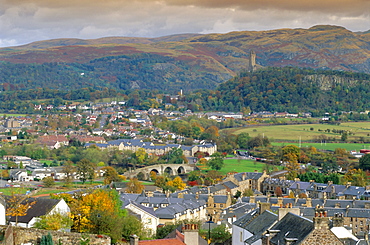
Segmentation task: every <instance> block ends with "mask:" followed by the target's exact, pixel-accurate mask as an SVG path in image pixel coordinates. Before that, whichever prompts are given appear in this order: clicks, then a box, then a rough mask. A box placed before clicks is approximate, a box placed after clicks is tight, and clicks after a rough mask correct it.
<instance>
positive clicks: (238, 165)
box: [220, 159, 266, 174]
mask: <svg viewBox="0 0 370 245" xmlns="http://www.w3.org/2000/svg"><path fill="white" fill-rule="evenodd" d="M224 163H225V165H224V167H223V168H222V169H221V170H220V172H221V173H223V174H227V173H229V172H254V171H255V170H257V171H258V172H262V171H263V168H264V167H265V165H266V164H265V163H262V162H256V161H254V160H246V159H240V160H239V159H224Z"/></svg>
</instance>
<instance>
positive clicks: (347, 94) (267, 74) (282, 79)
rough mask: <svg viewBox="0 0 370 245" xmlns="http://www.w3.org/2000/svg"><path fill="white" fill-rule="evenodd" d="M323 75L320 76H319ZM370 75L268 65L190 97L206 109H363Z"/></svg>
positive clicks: (368, 102)
mask: <svg viewBox="0 0 370 245" xmlns="http://www.w3.org/2000/svg"><path fill="white" fill-rule="evenodd" d="M318 76H320V77H319V78H317V77H318ZM369 81H370V75H368V74H363V73H352V72H341V71H327V70H313V69H301V68H293V67H285V68H274V67H270V68H266V69H262V70H258V71H256V72H242V73H240V75H239V76H237V77H234V78H232V79H230V80H229V81H227V82H225V83H222V84H220V86H219V87H218V88H217V89H216V90H213V91H204V90H203V91H198V92H197V93H193V94H192V95H191V96H188V101H189V103H192V102H194V101H197V102H201V104H200V106H201V108H202V109H203V110H221V111H243V108H248V109H250V110H251V111H271V112H283V111H288V112H290V113H298V112H302V111H306V112H312V113H314V115H315V114H317V115H322V112H340V111H364V110H367V109H368V108H370V100H369V99H368V96H369V95H370V86H369Z"/></svg>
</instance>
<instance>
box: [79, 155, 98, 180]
mask: <svg viewBox="0 0 370 245" xmlns="http://www.w3.org/2000/svg"><path fill="white" fill-rule="evenodd" d="M95 167H96V165H95V164H94V163H93V162H90V161H89V160H87V159H82V160H81V161H79V162H77V165H76V168H77V173H78V174H79V176H80V180H81V181H82V183H85V182H86V180H93V179H94V177H95Z"/></svg>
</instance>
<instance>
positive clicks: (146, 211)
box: [125, 201, 159, 235]
mask: <svg viewBox="0 0 370 245" xmlns="http://www.w3.org/2000/svg"><path fill="white" fill-rule="evenodd" d="M125 208H126V209H128V210H130V211H132V212H133V213H135V214H137V215H140V218H141V222H142V223H143V225H144V228H145V230H146V231H148V232H149V234H148V235H154V234H155V233H156V231H157V226H158V225H159V218H158V217H157V216H156V214H155V212H154V209H153V208H150V207H144V206H143V205H141V204H138V203H135V202H134V201H129V204H128V205H126V206H125Z"/></svg>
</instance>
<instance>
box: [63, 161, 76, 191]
mask: <svg viewBox="0 0 370 245" xmlns="http://www.w3.org/2000/svg"><path fill="white" fill-rule="evenodd" d="M62 171H63V173H64V175H65V177H64V182H65V184H66V185H67V186H69V185H70V184H71V182H72V181H73V174H74V173H75V171H76V167H75V166H74V165H73V162H71V161H66V162H65V163H64V164H63V168H62Z"/></svg>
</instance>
